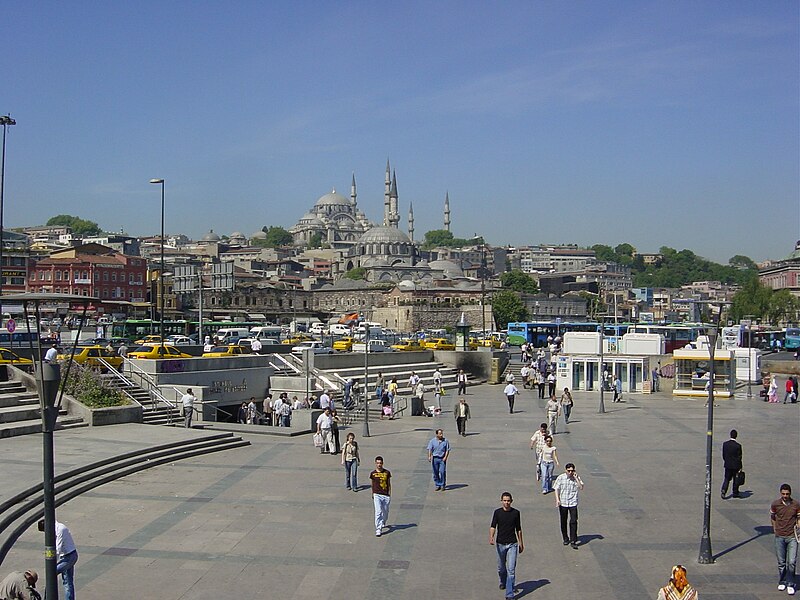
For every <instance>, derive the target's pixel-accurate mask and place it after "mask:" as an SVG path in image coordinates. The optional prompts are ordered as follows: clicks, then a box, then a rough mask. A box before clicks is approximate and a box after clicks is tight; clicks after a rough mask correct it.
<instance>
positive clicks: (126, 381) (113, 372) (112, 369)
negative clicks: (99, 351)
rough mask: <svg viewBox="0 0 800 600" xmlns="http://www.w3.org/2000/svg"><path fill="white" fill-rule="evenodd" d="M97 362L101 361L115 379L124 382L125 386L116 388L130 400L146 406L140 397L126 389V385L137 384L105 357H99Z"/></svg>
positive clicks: (133, 385) (132, 385)
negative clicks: (140, 400)
mask: <svg viewBox="0 0 800 600" xmlns="http://www.w3.org/2000/svg"><path fill="white" fill-rule="evenodd" d="M97 362H99V363H100V365H102V367H103V368H105V369H106V371H107V373H108V374H109V375H111V376H112V377H113V378H114V379H116V380H118V381H119V382H121V383H122V384H123V386H125V387H123V386H118V387H116V388H115V389H116V390H117V391H119V392H122V393H123V394H124V395H125V396H126V397H127V398H128V399H129V400H131V401H133V402H135V403H136V404H138V405H139V406H141V407H142V408H144V405H143V404H142V403H141V402H139V400H138V398H136V397H135V396H133V394H131V393H130V391H129V390H127V389H126V387H136V385H135V384H134V383H133V382H132V381H131V380H130V379H128V378H127V377H125V375H123V374H122V373H120V372H119V371H117V369H116V368H115V367H114V366H112V365H111V364H109V363H108V362H107V361H106V360H105V359H104V358H98V359H97Z"/></svg>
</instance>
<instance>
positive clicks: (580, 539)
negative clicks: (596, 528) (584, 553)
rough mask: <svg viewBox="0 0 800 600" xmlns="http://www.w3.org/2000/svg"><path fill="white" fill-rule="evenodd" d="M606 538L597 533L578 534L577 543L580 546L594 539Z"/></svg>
mask: <svg viewBox="0 0 800 600" xmlns="http://www.w3.org/2000/svg"><path fill="white" fill-rule="evenodd" d="M604 539H606V538H605V537H603V536H602V535H600V534H599V533H591V534H589V535H579V536H578V544H579V545H581V546H585V545H586V544H588V543H589V542H593V541H594V540H604Z"/></svg>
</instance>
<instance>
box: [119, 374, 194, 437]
mask: <svg viewBox="0 0 800 600" xmlns="http://www.w3.org/2000/svg"><path fill="white" fill-rule="evenodd" d="M123 368H127V369H128V372H129V374H130V375H131V379H128V381H129V382H130V383H131V385H133V386H135V387H140V388H142V389H144V390H146V391H147V393H148V394H150V402H151V403H152V404H151V406H152V408H153V409H157V408H158V407H159V404H162V403H163V404H165V405H166V406H167V409H168V412H169V417H168V418H169V423H172V416H173V411H177V409H178V404H179V401H180V397H181V396H182V395H183V392H182V391H180V390H178V389H176V388H174V387H173V388H171V389H172V392H173V394H174V395H175V401H174V402H170V401H169V400H167V398H166V397H165V396H164V393H163V392H162V390H161V388H160V387H159V386H158V385H157V384H156V382H155V381H154V380H153V378H152V377H151V376H150V374H149V373H145V372H144V371H143V370H142V369H141V368H140V367H139V366H137V365H136V364H134V362H133V361H132V360H131V359H129V358H124V359H123ZM126 379H127V378H126ZM134 379H136V380H138V381H136V382H134V381H133V380H134Z"/></svg>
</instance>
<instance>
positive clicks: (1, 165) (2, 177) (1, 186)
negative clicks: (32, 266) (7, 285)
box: [0, 115, 17, 327]
mask: <svg viewBox="0 0 800 600" xmlns="http://www.w3.org/2000/svg"><path fill="white" fill-rule="evenodd" d="M16 124H17V122H16V121H15V120H14V119H12V118H11V115H2V116H0V125H2V126H3V154H2V159H0V297H2V295H3V246H4V245H5V240H4V238H3V231H4V229H3V193H4V190H5V184H6V130H7V129H8V126H9V125H16ZM2 326H3V305H2V303H0V327H2Z"/></svg>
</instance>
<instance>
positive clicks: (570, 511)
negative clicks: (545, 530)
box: [558, 506, 578, 544]
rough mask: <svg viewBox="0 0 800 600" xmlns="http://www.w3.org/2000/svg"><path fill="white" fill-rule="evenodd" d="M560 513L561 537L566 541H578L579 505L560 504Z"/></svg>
mask: <svg viewBox="0 0 800 600" xmlns="http://www.w3.org/2000/svg"><path fill="white" fill-rule="evenodd" d="M558 514H559V516H560V517H561V537H562V538H563V540H564V541H565V542H566V541H567V540H569V541H570V542H572V543H573V544H577V543H578V507H577V506H559V507H558ZM567 515H569V536H568V535H567Z"/></svg>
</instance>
